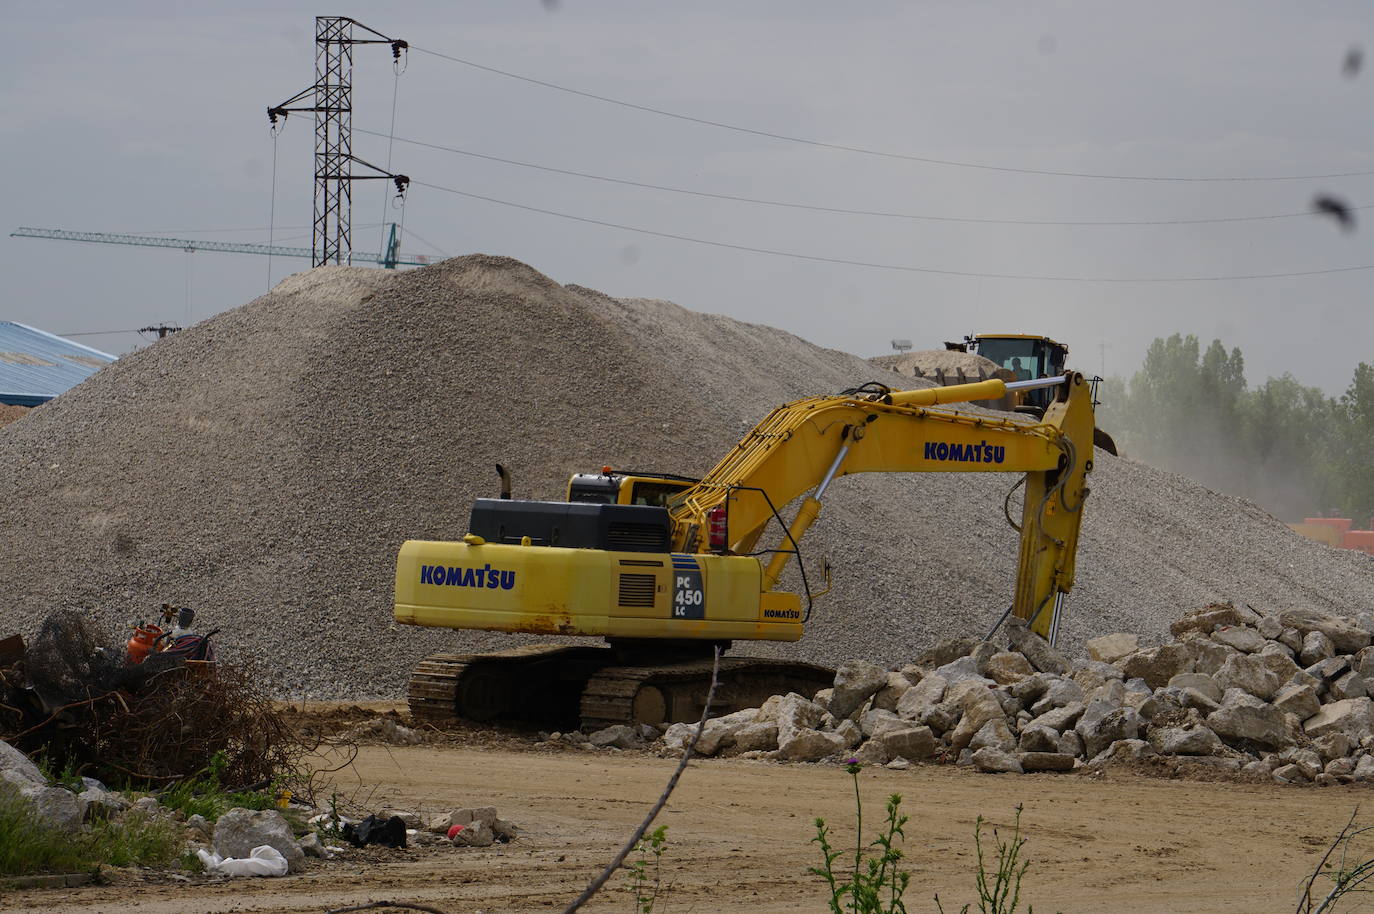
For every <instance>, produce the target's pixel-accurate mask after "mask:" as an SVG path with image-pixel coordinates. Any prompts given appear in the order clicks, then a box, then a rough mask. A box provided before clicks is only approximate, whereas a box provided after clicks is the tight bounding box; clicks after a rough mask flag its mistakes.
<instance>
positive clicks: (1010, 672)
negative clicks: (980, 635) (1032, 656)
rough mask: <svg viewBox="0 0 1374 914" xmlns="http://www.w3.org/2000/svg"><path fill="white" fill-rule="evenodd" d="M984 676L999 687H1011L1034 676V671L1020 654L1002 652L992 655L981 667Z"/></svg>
mask: <svg viewBox="0 0 1374 914" xmlns="http://www.w3.org/2000/svg"><path fill="white" fill-rule="evenodd" d="M983 672H984V675H986V676H987V677H988V678H989V679H991V680H992V681H993V682H996V683H997V684H999V685H1011V684H1012V683H1016V682H1020V681H1021V680H1022V679H1025V678H1026V677H1028V676H1031V675H1034V673H1035V669H1034V668H1033V667H1031V665H1030V661H1029V660H1027V659H1026V658H1025V657H1024V656H1022V655H1021V654H1017V653H1013V652H1012V651H1002V652H1000V653H996V654H993V655H992V656H991V657H989V658H988V662H987V663H986V664H985V665H984V667H983Z"/></svg>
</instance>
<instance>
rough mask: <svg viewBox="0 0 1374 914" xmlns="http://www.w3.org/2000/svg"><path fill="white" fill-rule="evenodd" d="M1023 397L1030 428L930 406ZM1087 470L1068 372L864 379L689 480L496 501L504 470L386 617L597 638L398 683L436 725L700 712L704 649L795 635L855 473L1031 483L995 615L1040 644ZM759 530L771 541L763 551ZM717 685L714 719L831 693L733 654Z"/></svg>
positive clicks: (418, 544)
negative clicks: (917, 380)
mask: <svg viewBox="0 0 1374 914" xmlns="http://www.w3.org/2000/svg"><path fill="white" fill-rule="evenodd" d="M1022 391H1044V392H1045V394H1046V397H1045V402H1046V406H1045V409H1044V413H1043V415H1042V416H1040V417H1039V418H1036V419H1033V418H1031V417H1028V416H1005V417H1000V416H995V415H988V414H983V413H973V412H965V411H958V410H954V409H948V408H942V405H943V404H951V403H960V402H968V401H972V400H983V399H995V398H998V397H1002V396H1005V395H1006V394H1008V393H1014V394H1015V393H1020V392H1022ZM1092 467H1093V405H1092V396H1091V393H1090V389H1089V385H1088V383H1087V382H1086V381H1085V380H1084V378H1083V376H1082V375H1081V374H1078V373H1074V372H1068V373H1065V374H1062V375H1059V376H1056V377H1052V378H1038V379H1030V380H1026V381H1013V382H1008V381H1003V380H1000V379H991V380H987V381H982V382H978V383H973V384H964V385H956V386H950V387H931V388H926V389H923V390H893V389H890V388H888V387H886V386H884V385H882V384H878V383H869V384H866V385H864V386H862V387H859V388H855V389H853V390H849V391H845V392H844V393H841V394H839V395H836V396H824V397H812V398H808V399H804V400H798V401H796V402H794V403H789V404H787V405H785V406H781V407H778V408H777V409H775V410H773V412H772V413H770V414H769V415H768V416H767V417H766V418H765V419H764V420H763V421H762V422H760V423H759V425H758V426H757V427H756V428H754V430H753V431H751V432H749V434H748V435H746V436H745V437H744V439H743V440H741V441H740V443H739V444H738V445H737V446H736V447H735V448H734V449H733V450H732V451H731V452H730V453H729V454H727V455H726V456H725V458H724V459H723V460H721V461H720V462H719V463H718V464H717V465H716V466H715V467H714V468H713V469H712V470H711V471H710V472H709V473H707V474H706V476H705V477H704V478H702V479H700V480H694V479H689V478H684V477H675V476H668V475H664V474H649V473H616V472H613V471H612V470H611V469H610V468H606V469H605V470H604V471H603V472H602V473H600V474H578V475H575V476H573V477H572V479H571V480H570V482H569V486H568V494H567V500H566V501H559V502H544V501H521V500H514V499H511V498H510V497H509V496H510V481H509V476H508V475H506V474H505V473H504V471H502V481H503V488H502V493H501V494H502V496H503V497H501V498H480V499H477V500H476V502H475V503H474V505H473V508H472V514H471V520H470V524H469V532H468V533H467V535H466V536H464V537H463V538H462V539H461V540H459V541H454V542H436V541H423V540H411V541H408V542H406V543H405V544H404V545H403V546H402V547H401V550H400V554H399V556H398V559H397V563H396V589H395V617H396V620H397V621H398V622H402V623H407V624H412V625H423V626H431V627H437V628H451V629H464V630H482V631H496V632H525V633H538V634H547V635H571V636H581V637H586V638H601V639H604V640H605V641H606V642H607V643H606V644H605V645H596V646H588V645H577V644H568V643H564V644H553V645H551V644H535V645H526V646H523V647H519V648H515V649H512V650H508V651H497V652H490V653H481V654H435V655H432V656H430V657H428V658H426V659H425V660H423V661H421V663H420V664H419V665H418V666H417V667H416V669H415V671H414V673H413V674H412V676H411V680H410V685H409V695H408V697H409V702H410V708H411V712H412V713H413V714H414V715H415V716H416V717H417V718H420V719H428V720H436V721H440V720H448V719H452V718H456V717H458V718H466V719H470V720H477V721H486V720H493V719H510V718H525V719H538V720H543V721H559V720H563V721H567V720H574V719H580V721H581V724H582V726H583V727H587V728H591V727H601V726H606V725H608V724H613V723H630V722H640V723H649V724H662V723H665V722H670V721H679V720H690V719H695V718H696V717H697V716H698V715H699V714H700V713H701V708H702V705H703V703H704V700H705V695H706V691H707V688H708V685H709V682H710V678H711V670H712V656H713V647H715V646H721V647H723V648H728V647H729V646H730V644H731V642H734V641H796V640H798V639H800V638H801V637H802V630H803V626H804V624H805V622H806V620H807V618H808V616H809V615H810V611H811V601H812V600H813V599H815V598H816V597H818V596H820V594H819V593H815V592H813V591H812V588H811V584H810V582H809V579H808V576H807V574H806V571H807V569H806V568H805V567H804V566H802V565H801V559H800V549H799V544H800V542H801V539H802V537H803V535H804V534H805V533H806V531H807V529H808V528H809V527H810V526H811V524H812V523H813V522H814V521H815V520H816V518H817V516H818V514H819V513H820V509H821V502H822V499H823V498H824V496H825V494H826V492H827V490H828V489H829V488H830V486H831V484H832V483H833V482H834V481H835V480H836V479H838V478H839V477H841V476H847V475H850V474H853V473H920V472H963V473H970V472H972V473H988V472H992V473H1020V474H1024V477H1023V479H1022V480H1020V481H1019V482H1018V483H1017V485H1022V484H1024V487H1025V492H1024V498H1023V507H1022V511H1021V520H1020V524H1019V525H1017V524H1015V523H1014V522H1013V521H1012V519H1011V515H1010V513H1009V512H1008V515H1007V519H1008V522H1011V523H1012V525H1013V526H1016V527H1017V528H1018V529H1019V531H1020V535H1021V545H1020V555H1019V559H1018V563H1017V575H1016V583H1015V588H1014V593H1013V595H1012V601H1011V606H1010V608H1009V609H1008V613H1009V614H1014V615H1016V616H1017V617H1019V618H1021V619H1023V620H1026V622H1027V623H1029V625H1030V627H1031V628H1032V629H1033V630H1034V631H1036V632H1037V633H1039V634H1041V635H1042V636H1044V637H1046V638H1048V639H1049V640H1050V641H1051V642H1053V641H1054V639H1055V637H1056V635H1057V632H1058V629H1059V625H1060V622H1061V619H1062V617H1063V612H1064V609H1065V603H1066V598H1067V595H1068V592H1069V590H1070V588H1071V587H1072V586H1073V580H1074V557H1075V553H1076V551H1077V545H1078V532H1079V526H1080V523H1081V520H1082V516H1083V514H1082V509H1083V503H1084V500H1085V499H1086V498H1087V495H1088V491H1089V490H1088V486H1087V474H1088V473H1089V472H1090V471H1091V470H1092ZM498 469H500V468H499V467H498ZM799 497H800V498H801V502H800V506H799V507H798V508H797V509H796V510H795V512H794V513H793V515H792V517H791V520H790V521H784V519H783V516H782V513H781V512H782V511H783V510H784V509H785V508H787V507H788V506H789V505H790V504H791V503H792V502H793V501H794V500H796V499H797V498H799ZM1008 499H1009V500H1010V495H1009V496H1008ZM770 529H774V530H777V531H779V538H778V541H777V542H775V543H773V544H772V545H771V546H766V547H765V546H761V541H762V540H763V538H764V536H765V534H766V533H767V532H768V531H769V530H770ZM792 556H797V557H798V563H799V570H800V572H801V574H800V575H799V576H800V578H801V581H802V590H803V591H805V594H804V596H805V597H806V605H805V607H804V606H803V601H802V595H799V594H796V593H787V592H782V591H778V590H775V587H776V585H777V583H778V580H779V578H780V577H781V575H782V573H783V570H784V568H785V567H786V565H787V563H788V561H789V560H790V559H791V558H792ZM823 577H824V578H825V579H826V580H827V582H828V578H829V571H828V569H826V570H825V572H824V573H823ZM817 583H818V584H819V582H817ZM827 589H828V587H827ZM1003 618H1005V616H1004V617H1003ZM719 679H720V685H719V688H718V690H717V698H716V702H715V704H714V706H713V709H714V710H716V711H717V712H719V713H728V712H729V711H732V710H737V709H740V708H745V707H757V706H758V705H759V704H760V703H761V702H762V701H763V700H765V699H766V698H767V697H768V696H770V695H774V694H780V693H783V692H787V691H797V692H803V693H805V694H810V693H811V692H814V691H815V690H817V689H820V688H824V687H826V686H828V685H830V684H831V680H832V679H833V671H831V670H829V669H827V668H825V667H821V666H817V665H814V664H807V663H800V662H796V661H788V660H778V659H768V658H751V657H734V656H726V657H723V658H722V661H721V664H720V672H719Z"/></svg>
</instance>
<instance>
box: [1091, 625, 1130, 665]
mask: <svg viewBox="0 0 1374 914" xmlns="http://www.w3.org/2000/svg"><path fill="white" fill-rule="evenodd" d="M1087 647H1088V656H1089V657H1091V658H1092V659H1093V660H1098V661H1101V662H1102V663H1115V662H1116V661H1118V660H1120V659H1121V658H1122V657H1125V656H1127V655H1128V654H1134V653H1135V652H1136V651H1138V650H1140V636H1139V635H1133V634H1128V633H1126V632H1115V633H1113V634H1110V635H1102V636H1100V637H1097V638H1090V639H1089V640H1088V644H1087Z"/></svg>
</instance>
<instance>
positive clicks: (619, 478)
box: [568, 467, 698, 508]
mask: <svg viewBox="0 0 1374 914" xmlns="http://www.w3.org/2000/svg"><path fill="white" fill-rule="evenodd" d="M697 482H698V480H695V479H692V478H690V477H687V476H673V475H671V474H668V473H634V472H623V473H622V472H616V471H614V470H612V469H611V468H610V467H602V468H601V472H600V473H575V474H573V476H572V477H571V478H570V479H569V480H568V501H571V502H591V503H594V504H602V505H649V506H652V507H656V508H666V507H668V500H669V499H670V498H672V497H673V496H674V495H676V494H678V493H679V492H682V491H684V490H686V489H690V488H691V487H692V486H694V485H696V484H697Z"/></svg>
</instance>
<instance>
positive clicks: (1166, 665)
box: [1117, 644, 1196, 689]
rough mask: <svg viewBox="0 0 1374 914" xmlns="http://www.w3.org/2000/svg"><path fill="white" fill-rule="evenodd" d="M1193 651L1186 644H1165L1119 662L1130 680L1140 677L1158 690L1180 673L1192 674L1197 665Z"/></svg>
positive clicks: (1136, 653) (1122, 670)
mask: <svg viewBox="0 0 1374 914" xmlns="http://www.w3.org/2000/svg"><path fill="white" fill-rule="evenodd" d="M1195 662H1196V661H1195V659H1194V656H1193V653H1192V651H1190V650H1189V649H1188V646H1187V645H1185V644H1165V645H1161V646H1160V647H1152V648H1148V649H1146V650H1143V651H1136V652H1135V653H1134V654H1131V655H1130V656H1128V657H1124V658H1122V659H1121V660H1120V661H1118V662H1117V666H1119V667H1121V672H1122V673H1124V674H1125V675H1126V678H1128V679H1134V678H1135V677H1137V676H1138V677H1140V678H1141V679H1144V680H1145V681H1146V682H1148V683H1149V684H1150V688H1152V689H1158V688H1160V687H1162V686H1165V685H1167V684H1168V683H1169V680H1170V679H1172V678H1174V677H1175V676H1177V675H1178V674H1179V673H1191V672H1192V671H1193V667H1194V664H1195Z"/></svg>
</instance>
